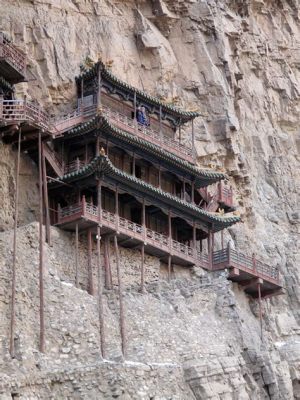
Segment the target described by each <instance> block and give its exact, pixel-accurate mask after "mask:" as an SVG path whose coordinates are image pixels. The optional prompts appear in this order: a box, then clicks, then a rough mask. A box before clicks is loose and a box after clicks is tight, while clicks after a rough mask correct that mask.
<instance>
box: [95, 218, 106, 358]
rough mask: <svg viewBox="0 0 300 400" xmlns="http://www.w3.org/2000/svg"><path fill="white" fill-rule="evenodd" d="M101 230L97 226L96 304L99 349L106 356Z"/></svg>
mask: <svg viewBox="0 0 300 400" xmlns="http://www.w3.org/2000/svg"><path fill="white" fill-rule="evenodd" d="M100 243H101V230H100V225H99V224H98V226H97V264H98V265H97V272H98V306H99V325H100V349H101V356H102V357H103V358H105V357H106V346H105V328H104V308H103V290H102V270H101V246H100Z"/></svg>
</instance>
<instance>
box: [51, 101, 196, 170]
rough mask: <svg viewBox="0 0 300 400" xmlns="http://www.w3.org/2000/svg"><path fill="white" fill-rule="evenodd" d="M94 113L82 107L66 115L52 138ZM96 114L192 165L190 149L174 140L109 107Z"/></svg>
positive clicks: (56, 125)
mask: <svg viewBox="0 0 300 400" xmlns="http://www.w3.org/2000/svg"><path fill="white" fill-rule="evenodd" d="M96 112H97V109H96V106H95V105H94V106H89V107H84V108H82V109H77V110H75V111H74V112H73V113H71V114H68V115H66V116H65V117H63V118H62V119H60V120H58V121H57V122H56V123H55V124H54V125H53V129H52V131H53V134H54V137H55V138H57V137H59V136H61V135H63V133H64V132H66V131H68V130H69V129H72V128H73V127H75V126H76V125H79V124H81V123H83V122H85V121H87V120H88V119H90V118H91V117H93V116H94V115H96ZM98 112H101V114H102V115H103V116H104V117H106V118H107V119H108V120H109V122H110V123H111V124H112V125H114V126H116V127H117V128H119V129H122V130H123V131H126V132H128V133H131V134H132V135H135V136H138V137H140V138H141V139H144V140H147V141H148V142H151V143H153V144H155V145H158V146H160V147H161V148H163V149H165V150H166V151H168V152H169V153H173V154H175V155H176V156H178V157H180V158H183V159H184V160H186V161H189V162H192V163H194V155H193V150H192V148H190V147H187V146H185V145H183V144H181V143H179V142H178V141H177V140H175V139H174V138H171V137H169V136H166V135H163V134H161V133H160V132H159V131H156V130H153V129H151V128H150V127H147V126H144V125H140V124H139V123H137V122H136V121H135V120H133V119H130V118H128V117H127V116H125V115H123V114H120V113H119V112H117V111H114V110H112V109H110V108H109V107H106V106H102V107H101V108H100V109H99V110H98Z"/></svg>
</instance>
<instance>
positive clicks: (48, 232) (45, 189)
mask: <svg viewBox="0 0 300 400" xmlns="http://www.w3.org/2000/svg"><path fill="white" fill-rule="evenodd" d="M42 160H43V166H42V168H43V193H44V205H45V221H46V242H47V243H48V244H49V246H50V245H51V230H50V214H49V197H48V184H47V171H46V158H45V153H44V144H42Z"/></svg>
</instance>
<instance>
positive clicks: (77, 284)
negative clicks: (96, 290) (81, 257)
mask: <svg viewBox="0 0 300 400" xmlns="http://www.w3.org/2000/svg"><path fill="white" fill-rule="evenodd" d="M78 236H79V235H78V223H76V226H75V285H76V287H77V288H78V287H79V279H78Z"/></svg>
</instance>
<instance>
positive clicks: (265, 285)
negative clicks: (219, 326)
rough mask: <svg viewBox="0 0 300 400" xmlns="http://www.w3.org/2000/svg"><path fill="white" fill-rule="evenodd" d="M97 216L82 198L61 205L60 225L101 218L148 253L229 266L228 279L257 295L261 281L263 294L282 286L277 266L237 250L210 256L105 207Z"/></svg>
mask: <svg viewBox="0 0 300 400" xmlns="http://www.w3.org/2000/svg"><path fill="white" fill-rule="evenodd" d="M98 218H99V217H98V208H97V207H96V206H94V205H92V204H89V203H86V202H85V201H83V202H82V203H80V204H75V205H72V206H68V207H64V208H62V209H60V210H59V212H58V221H57V225H58V226H62V227H64V229H67V230H72V231H73V230H75V226H76V223H79V226H80V228H81V229H82V230H85V229H87V228H89V227H90V226H91V225H93V224H94V226H95V227H96V226H97V224H98V222H99V221H100V225H101V226H102V229H104V231H105V232H106V233H109V232H110V233H113V232H117V233H118V234H119V235H121V236H123V237H124V238H125V239H126V238H127V239H126V241H127V245H128V246H130V245H132V246H133V247H136V246H137V243H145V244H146V247H145V251H147V250H148V253H150V254H153V255H155V256H158V257H160V258H162V259H164V258H166V256H167V255H168V254H171V255H172V259H173V262H174V263H178V264H180V265H187V266H188V265H196V266H200V267H202V268H204V269H207V270H212V271H217V270H223V269H228V270H229V279H231V280H232V281H235V282H238V283H239V284H240V285H241V286H242V287H243V288H244V289H245V291H246V292H247V293H248V294H250V295H251V296H253V297H257V296H258V291H257V284H258V283H259V284H260V286H261V294H262V296H267V295H270V294H273V293H275V292H276V291H278V290H279V289H280V288H281V285H280V280H279V272H278V268H277V267H274V266H270V265H267V264H265V263H263V262H262V261H260V260H257V259H255V258H254V257H249V256H246V255H244V254H243V253H240V252H238V251H236V250H232V249H222V250H218V251H214V252H213V253H212V256H211V259H210V257H209V256H208V255H206V254H203V253H200V252H199V251H197V250H195V249H193V248H192V247H189V246H187V245H185V244H182V243H180V242H177V241H175V240H172V239H170V238H169V237H168V236H166V235H164V234H161V233H158V232H155V231H152V230H151V229H148V228H146V229H145V230H144V229H143V226H142V225H139V224H136V223H134V222H131V221H129V220H127V219H125V218H122V217H119V216H117V215H116V214H114V213H111V212H108V211H106V210H102V212H101V215H100V220H99V219H98Z"/></svg>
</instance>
